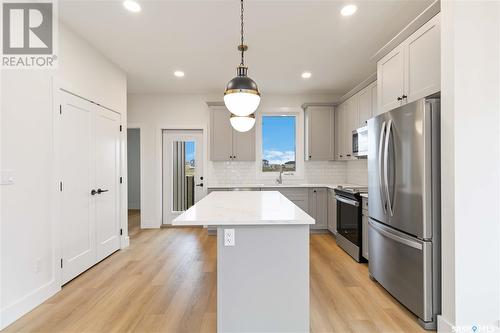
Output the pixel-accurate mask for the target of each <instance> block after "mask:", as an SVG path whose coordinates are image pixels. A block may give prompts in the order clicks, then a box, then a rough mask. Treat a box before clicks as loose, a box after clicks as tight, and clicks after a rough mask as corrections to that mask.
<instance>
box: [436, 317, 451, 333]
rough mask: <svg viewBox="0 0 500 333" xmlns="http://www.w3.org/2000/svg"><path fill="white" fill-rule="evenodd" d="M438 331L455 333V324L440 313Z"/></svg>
mask: <svg viewBox="0 0 500 333" xmlns="http://www.w3.org/2000/svg"><path fill="white" fill-rule="evenodd" d="M437 319H438V322H437V327H438V328H437V331H438V332H443V333H453V332H454V330H453V325H452V324H451V323H450V322H449V321H448V320H447V319H446V318H445V317H443V316H441V315H438V317H437Z"/></svg>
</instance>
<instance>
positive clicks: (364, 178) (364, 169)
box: [346, 159, 368, 186]
mask: <svg viewBox="0 0 500 333" xmlns="http://www.w3.org/2000/svg"><path fill="white" fill-rule="evenodd" d="M346 167H347V183H349V184H357V185H363V186H368V164H367V160H366V159H361V160H354V161H348V162H347V164H346Z"/></svg>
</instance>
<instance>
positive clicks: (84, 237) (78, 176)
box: [55, 91, 120, 284]
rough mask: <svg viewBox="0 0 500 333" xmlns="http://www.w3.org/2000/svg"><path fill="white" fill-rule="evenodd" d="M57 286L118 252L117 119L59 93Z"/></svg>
mask: <svg viewBox="0 0 500 333" xmlns="http://www.w3.org/2000/svg"><path fill="white" fill-rule="evenodd" d="M58 93H59V100H60V101H61V108H60V112H59V114H58V118H57V121H56V141H55V142H56V150H57V156H58V161H57V167H58V174H59V177H60V182H61V183H60V188H59V192H60V195H61V197H60V214H59V226H60V228H61V229H62V230H61V237H62V283H63V284H64V283H66V282H68V281H69V280H71V279H73V278H74V277H76V276H77V275H79V274H80V273H82V272H84V271H85V270H87V269H88V268H89V267H91V266H92V265H95V264H96V263H97V262H99V261H100V260H102V259H103V258H105V257H107V256H108V255H110V254H111V253H113V252H115V251H116V250H118V249H119V247H120V224H119V215H118V212H119V206H118V205H119V192H118V191H119V167H120V115H119V114H118V113H115V112H113V111H110V110H107V109H104V108H102V107H99V106H97V105H95V104H93V103H91V102H89V101H87V100H84V99H82V98H79V97H77V96H74V95H71V94H69V93H65V92H62V91H59V92H58Z"/></svg>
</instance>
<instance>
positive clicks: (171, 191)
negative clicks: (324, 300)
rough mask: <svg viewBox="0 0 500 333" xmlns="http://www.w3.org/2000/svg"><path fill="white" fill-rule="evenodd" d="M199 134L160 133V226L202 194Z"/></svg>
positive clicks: (165, 131) (203, 193)
mask: <svg viewBox="0 0 500 333" xmlns="http://www.w3.org/2000/svg"><path fill="white" fill-rule="evenodd" d="M203 164H204V157H203V131H202V130H164V131H163V167H162V173H163V224H171V223H172V220H173V219H174V218H175V217H177V216H178V215H179V214H181V213H182V212H183V211H185V210H186V209H188V208H189V207H191V206H192V205H193V204H194V203H196V202H198V201H199V200H200V199H201V198H203V197H204V196H205V194H206V191H205V186H204V178H203V175H204V174H203Z"/></svg>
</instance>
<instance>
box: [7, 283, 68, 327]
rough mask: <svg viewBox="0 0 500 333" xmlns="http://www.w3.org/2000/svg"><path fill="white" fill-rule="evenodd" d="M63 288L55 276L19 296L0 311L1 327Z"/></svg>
mask: <svg viewBox="0 0 500 333" xmlns="http://www.w3.org/2000/svg"><path fill="white" fill-rule="evenodd" d="M60 290H61V284H60V281H59V278H58V277H57V276H54V278H53V279H52V280H50V281H49V282H48V283H46V284H44V285H42V286H41V287H39V288H38V289H36V290H33V291H31V292H30V293H28V294H26V295H25V296H23V297H21V298H19V299H18V300H17V301H15V302H14V303H12V304H10V305H8V306H6V307H5V308H3V309H2V310H1V311H0V329H4V328H6V327H7V326H8V325H10V324H12V323H13V322H15V321H16V320H18V319H19V318H21V317H22V316H24V315H25V314H27V313H28V312H30V311H31V310H33V309H34V308H36V307H37V306H39V305H40V304H42V303H43V302H44V301H46V300H47V299H49V298H50V297H52V296H53V295H55V294H56V293H57V292H59V291H60Z"/></svg>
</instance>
